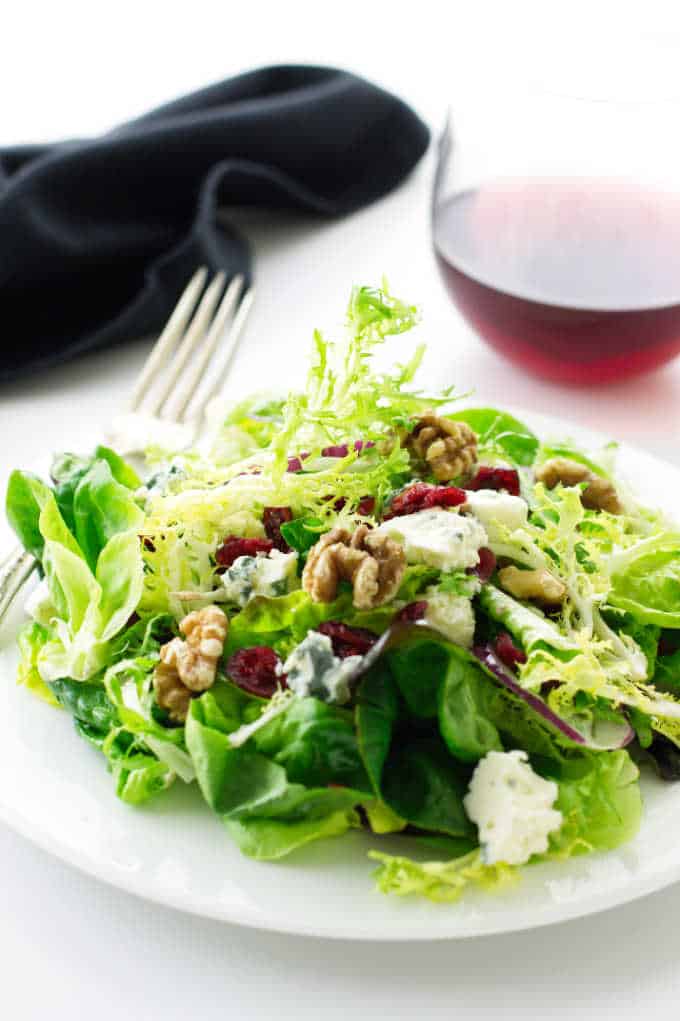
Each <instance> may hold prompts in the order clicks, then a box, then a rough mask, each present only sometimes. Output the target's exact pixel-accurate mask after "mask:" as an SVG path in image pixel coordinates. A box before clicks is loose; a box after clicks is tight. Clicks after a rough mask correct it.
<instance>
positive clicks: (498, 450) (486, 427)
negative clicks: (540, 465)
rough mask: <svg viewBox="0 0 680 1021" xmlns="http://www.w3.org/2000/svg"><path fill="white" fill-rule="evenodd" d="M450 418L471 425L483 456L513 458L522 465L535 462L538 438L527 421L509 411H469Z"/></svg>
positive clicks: (482, 409) (480, 409) (471, 409)
mask: <svg viewBox="0 0 680 1021" xmlns="http://www.w3.org/2000/svg"><path fill="white" fill-rule="evenodd" d="M447 417H448V418H452V419H453V420H454V421H456V422H467V424H468V425H469V426H470V427H471V428H472V429H474V431H475V432H476V433H477V442H478V446H479V450H480V452H481V453H482V454H483V455H491V456H492V457H500V458H502V459H504V460H505V459H509V460H510V461H512V462H513V463H514V464H518V465H531V464H533V463H534V459H535V457H536V451H537V450H538V439H537V438H536V436H534V434H533V433H532V431H531V430H530V429H529V428H528V427H527V426H526V425H524V423H523V422H520V421H519V419H517V418H514V417H513V416H512V415H509V414H508V413H507V412H505V411H498V410H497V409H496V408H465V409H464V410H463V411H458V412H456V414H454V415H448V416H447Z"/></svg>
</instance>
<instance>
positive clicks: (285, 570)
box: [222, 550, 299, 606]
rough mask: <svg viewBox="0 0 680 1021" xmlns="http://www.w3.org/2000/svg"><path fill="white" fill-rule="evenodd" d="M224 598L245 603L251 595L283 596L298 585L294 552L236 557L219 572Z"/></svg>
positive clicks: (240, 603)
mask: <svg viewBox="0 0 680 1021" xmlns="http://www.w3.org/2000/svg"><path fill="white" fill-rule="evenodd" d="M222 587H223V589H224V598H225V599H226V601H227V602H229V603H236V604H237V606H245V605H246V604H247V603H249V602H250V600H251V599H254V598H255V596H269V597H272V596H285V595H287V594H288V592H292V591H293V589H295V588H298V587H299V581H298V577H297V553H280V552H279V550H272V551H271V553H268V554H266V555H265V554H263V553H258V555H257V556H255V557H237V558H236V560H235V561H234V563H233V564H232V565H231V567H228V568H227V570H226V571H225V572H224V574H223V575H222Z"/></svg>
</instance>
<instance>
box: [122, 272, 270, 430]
mask: <svg viewBox="0 0 680 1021" xmlns="http://www.w3.org/2000/svg"><path fill="white" fill-rule="evenodd" d="M207 279H208V270H207V269H206V268H205V267H204V266H203V267H201V268H200V269H199V270H197V271H196V273H195V274H194V275H193V277H192V278H191V280H190V281H189V284H188V285H187V287H186V289H185V291H184V293H183V294H182V296H181V298H180V300H179V302H178V303H177V306H176V308H175V310H174V312H173V313H172V315H171V317H170V319H169V320H168V323H167V325H166V327H165V329H164V330H163V332H162V333H161V335H160V337H159V338H158V340H157V341H156V343H155V344H154V346H153V348H152V350H151V353H150V354H149V357H148V358H147V361H146V364H145V365H144V368H143V369H142V372H141V374H140V376H139V379H138V381H137V384H136V386H135V388H134V391H133V394H132V399H131V403H130V411H132V412H144V413H145V414H148V415H154V416H158V417H160V418H164V419H169V420H170V421H175V422H189V421H198V420H199V419H200V417H201V415H202V414H203V412H204V410H205V408H206V405H207V403H208V401H209V400H211V399H212V398H213V397H214V396H215V395H216V394H217V393H218V392H219V391H220V388H221V386H222V384H223V382H224V378H225V376H226V373H227V370H228V369H229V366H230V364H231V362H232V359H233V357H234V354H235V352H236V348H237V346H238V342H239V340H240V338H241V334H242V331H243V326H244V324H245V320H246V317H247V314H248V311H249V309H250V305H251V304H252V300H253V292H252V288H251V289H249V290H247V291H246V292H245V293H244V279H243V276H241V275H240V274H239V275H238V276H235V277H233V278H232V279H231V280H230V281H229V283H228V284H227V278H226V274H225V273H222V272H220V273H218V274H217V275H216V276H215V277H214V279H213V280H212V282H211V283H210V284H209V285H208V286H207V287H205V284H206V282H207ZM222 338H224V341H223V343H222V344H220V341H221V340H222Z"/></svg>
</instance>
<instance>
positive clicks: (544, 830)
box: [463, 751, 562, 865]
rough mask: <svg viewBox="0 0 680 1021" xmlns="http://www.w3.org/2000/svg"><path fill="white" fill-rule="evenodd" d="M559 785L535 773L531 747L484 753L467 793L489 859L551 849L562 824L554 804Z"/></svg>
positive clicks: (508, 860)
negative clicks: (550, 841)
mask: <svg viewBox="0 0 680 1021" xmlns="http://www.w3.org/2000/svg"><path fill="white" fill-rule="evenodd" d="M557 795H558V787H557V784H556V783H553V781H552V780H544V779H543V777H541V776H538V775H537V774H536V773H534V771H533V769H532V768H531V766H530V765H529V762H528V757H527V753H526V752H522V751H512V752H488V753H487V754H486V755H485V756H484V758H483V759H481V760H480V761H479V762H478V764H477V767H476V768H475V771H474V773H473V774H472V780H471V781H470V787H469V789H468V793H467V794H466V795H465V798H464V799H463V804H464V806H465V811H466V812H467V814H468V816H469V817H470V819H472V821H473V822H474V823H476V824H477V829H478V830H479V842H480V844H481V847H482V858H483V860H484V861H485V862H486V863H487V864H488V865H493V864H495V863H496V862H505V864H506V865H524V864H525V863H526V862H528V861H529V859H530V858H531V856H532V855H534V854H543V853H544V852H545V851H547V850H548V837H549V836H550V834H551V833H554V832H555V831H556V830H558V829H559V828H560V826H561V825H562V813H561V812H558V811H556V810H555V809H554V808H553V805H554V804H555V801H556V800H557Z"/></svg>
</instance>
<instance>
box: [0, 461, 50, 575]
mask: <svg viewBox="0 0 680 1021" xmlns="http://www.w3.org/2000/svg"><path fill="white" fill-rule="evenodd" d="M49 492H50V489H49V487H48V486H46V485H45V483H44V482H42V481H41V479H39V478H38V476H37V475H32V474H31V473H30V472H24V471H19V470H15V471H13V472H12V474H11V475H10V477H9V483H8V485H7V496H6V498H5V511H6V514H7V520H8V521H9V523H10V525H11V526H12V528H13V529H14V531H15V533H16V535H17V538H18V539H19V542H20V543H21V545H22V546H23V547H24V549H25V550H27V552H28V553H31V554H32V555H33V556H34V557H35V558H36V560H39V561H41V560H42V555H43V549H44V546H45V540H44V538H43V535H42V532H41V531H40V512H41V510H42V508H43V507H44V505H45V502H46V500H47V497H48V495H49Z"/></svg>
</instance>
